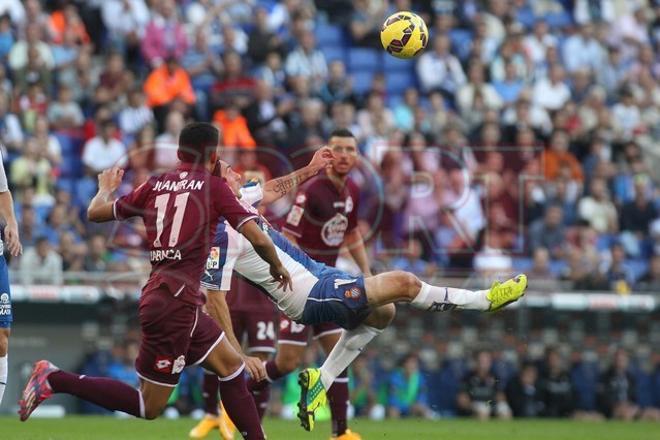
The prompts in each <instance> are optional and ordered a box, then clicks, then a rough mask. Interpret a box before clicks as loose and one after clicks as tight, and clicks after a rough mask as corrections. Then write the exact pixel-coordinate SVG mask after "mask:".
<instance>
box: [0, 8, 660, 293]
mask: <svg viewBox="0 0 660 440" xmlns="http://www.w3.org/2000/svg"><path fill="white" fill-rule="evenodd" d="M397 9H398V10H405V9H412V10H415V11H417V12H419V13H420V14H422V15H423V17H424V18H425V19H426V21H427V23H428V24H429V29H430V33H431V38H430V43H429V47H428V48H427V50H426V51H425V53H423V54H422V55H421V56H420V57H419V58H418V59H416V60H414V61H405V60H404V61H401V60H396V59H394V58H392V57H390V56H388V55H387V54H385V53H384V52H383V51H382V50H381V49H380V48H379V47H378V45H379V44H380V43H379V39H378V32H379V29H380V23H382V21H383V18H384V17H385V16H386V15H387V14H389V13H391V12H393V11H395V10H397ZM0 14H1V15H0V59H1V60H2V64H1V66H0V84H1V87H0V89H1V90H0V139H1V140H2V147H3V151H2V153H3V160H4V161H5V165H6V167H7V169H8V173H9V179H10V182H11V186H12V189H13V192H14V194H15V198H16V206H17V212H18V215H19V224H20V226H21V231H20V232H21V236H22V239H23V241H24V243H25V245H26V252H25V255H24V256H23V257H22V258H21V261H20V262H19V263H18V266H17V265H14V269H17V268H20V272H21V277H22V279H21V281H22V282H24V283H56V284H57V283H61V282H62V280H64V279H68V278H67V277H66V276H63V274H66V272H79V271H93V272H99V271H100V272H104V271H125V270H130V269H140V268H143V266H144V261H143V260H142V259H141V257H140V252H139V251H140V248H141V231H140V229H139V226H137V225H136V226H135V227H123V228H122V229H120V230H115V231H108V230H103V229H101V230H99V229H98V228H94V227H92V226H91V225H89V224H87V223H86V222H85V220H84V218H83V216H82V215H81V214H82V212H83V210H84V208H85V206H86V204H87V202H88V201H89V199H90V197H91V195H92V194H93V193H94V191H95V185H96V183H95V175H96V173H98V172H99V171H100V170H102V169H103V168H106V167H108V166H110V165H113V164H119V165H122V166H126V167H127V169H128V173H127V179H126V181H127V183H126V185H127V188H130V187H131V186H132V185H136V184H139V183H140V182H142V181H144V179H145V177H146V176H147V175H148V174H149V172H152V171H154V170H157V169H161V168H163V167H167V166H169V165H171V164H172V163H173V161H175V160H176V157H175V155H174V153H173V152H174V149H173V148H174V146H175V144H176V139H177V135H178V132H179V130H180V129H181V127H182V126H183V124H184V122H185V121H186V120H188V119H191V118H195V119H201V120H212V121H214V122H215V123H217V124H218V125H219V126H220V127H222V131H223V135H224V143H225V145H226V146H227V147H228V150H227V154H228V156H229V157H233V160H234V162H235V164H236V166H237V167H238V168H240V169H241V170H242V171H247V172H249V173H251V174H252V175H253V176H254V175H259V176H261V177H264V178H268V177H270V176H272V175H277V174H279V173H281V172H283V171H285V170H287V169H289V168H290V167H291V166H297V165H298V164H299V163H301V162H302V158H304V157H306V153H307V152H308V151H309V148H312V147H315V146H318V145H320V144H322V142H323V139H324V138H325V136H326V135H327V133H328V132H329V130H331V129H332V128H335V127H340V126H341V127H348V128H350V129H351V130H352V131H353V132H354V133H355V134H356V136H357V138H358V140H359V145H360V148H361V152H362V154H363V156H364V158H365V160H364V161H363V164H362V167H361V171H360V172H359V173H357V174H358V175H357V176H356V178H357V179H358V181H360V182H361V183H362V188H363V198H364V199H365V200H364V201H363V202H362V203H361V206H362V207H363V211H364V212H363V213H362V218H363V226H364V231H365V233H367V234H368V236H369V237H371V240H370V242H369V243H370V252H371V257H372V260H373V261H374V265H375V266H379V265H382V266H383V267H399V268H405V269H407V270H412V271H415V272H417V273H421V274H429V273H439V271H440V270H444V271H445V272H446V273H450V272H451V271H456V270H463V271H472V270H474V271H476V272H477V273H480V274H485V275H488V274H493V273H501V272H508V271H512V270H514V269H515V270H516V271H520V270H527V271H528V272H529V274H530V278H531V279H533V280H534V279H535V280H539V279H545V280H549V281H550V285H551V286H552V285H553V284H552V283H553V282H557V281H562V282H563V284H562V285H564V286H568V287H570V288H574V289H596V290H614V291H617V292H619V293H627V292H629V291H631V290H648V291H654V292H658V291H660V255H659V254H660V218H659V217H658V208H659V207H660V197H658V194H659V189H658V185H657V184H658V172H657V170H658V169H659V167H660V153H659V150H658V143H657V142H658V138H659V136H660V112H659V111H658V109H659V108H660V87H659V83H658V80H659V75H660V59H659V58H658V56H659V55H658V53H659V52H658V47H659V44H660V26H659V23H660V7H659V6H657V5H653V4H652V3H649V2H646V1H644V0H635V1H623V0H599V1H594V2H592V1H586V0H556V1H553V0H544V1H534V2H531V1H525V0H518V1H504V0H489V1H485V0H484V1H452V0H447V1H440V2H411V1H410V0H397V1H394V2H387V1H381V0H359V1H355V2H349V1H344V0H334V1H322V0H318V1H316V2H312V1H310V0H286V1H283V2H274V1H270V0H252V1H232V0H198V1H189V0H182V1H179V2H175V1H174V0H151V1H146V0H108V1H103V2H101V1H85V2H84V1H42V2H40V1H37V0H25V1H22V2H21V1H18V0H6V1H1V2H0ZM230 151H231V152H232V153H231V154H230ZM285 210H286V207H284V208H282V207H280V211H282V212H275V214H279V215H280V216H281V215H282V214H283V212H285ZM275 211H277V209H276V210H275ZM374 213H376V214H374ZM108 236H110V237H111V238H112V239H111V240H104V238H107V237H108ZM126 249H128V251H126ZM546 285H547V284H546Z"/></svg>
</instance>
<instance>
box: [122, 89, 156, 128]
mask: <svg viewBox="0 0 660 440" xmlns="http://www.w3.org/2000/svg"><path fill="white" fill-rule="evenodd" d="M153 121H154V113H153V111H152V110H151V109H150V108H149V107H148V106H147V105H146V104H145V103H144V94H143V93H142V90H141V89H139V88H135V89H133V90H131V91H130V92H129V93H128V106H126V107H124V109H123V110H122V111H121V112H120V113H119V128H120V129H121V132H122V133H123V134H124V135H128V136H135V135H136V134H137V133H138V132H139V131H140V130H142V129H143V128H144V126H145V125H149V124H151V123H153Z"/></svg>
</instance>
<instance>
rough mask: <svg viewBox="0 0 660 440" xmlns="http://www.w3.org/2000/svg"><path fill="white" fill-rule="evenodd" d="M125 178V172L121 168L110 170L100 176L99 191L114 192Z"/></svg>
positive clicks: (104, 171)
mask: <svg viewBox="0 0 660 440" xmlns="http://www.w3.org/2000/svg"><path fill="white" fill-rule="evenodd" d="M123 177H124V170H123V169H121V168H119V167H112V168H108V169H107V170H103V172H102V173H101V174H99V190H102V191H108V192H113V191H114V190H116V189H117V188H119V185H121V179H122V178H123Z"/></svg>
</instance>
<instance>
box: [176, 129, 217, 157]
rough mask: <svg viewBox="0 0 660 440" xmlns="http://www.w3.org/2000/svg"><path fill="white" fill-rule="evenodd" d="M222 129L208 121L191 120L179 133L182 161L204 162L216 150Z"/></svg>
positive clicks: (179, 150)
mask: <svg viewBox="0 0 660 440" xmlns="http://www.w3.org/2000/svg"><path fill="white" fill-rule="evenodd" d="M219 140H220V131H219V130H218V129H217V128H216V127H215V126H214V125H213V124H209V123H208V122H191V123H190V124H188V125H186V126H185V127H183V130H181V133H180V134H179V148H178V152H177V155H178V156H179V159H180V160H181V161H182V162H192V163H195V162H203V161H205V160H208V154H209V152H212V151H215V148H216V147H217V145H218V141H219Z"/></svg>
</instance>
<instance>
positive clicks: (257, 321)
mask: <svg viewBox="0 0 660 440" xmlns="http://www.w3.org/2000/svg"><path fill="white" fill-rule="evenodd" d="M229 313H230V315H231V324H232V326H233V327H234V333H235V334H236V338H237V339H238V340H239V341H241V340H242V339H243V336H244V335H247V352H248V353H256V352H260V353H275V351H276V350H275V339H276V332H277V312H276V311H275V309H273V308H272V307H270V310H264V311H257V310H253V311H246V310H231V309H230V310H229Z"/></svg>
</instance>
